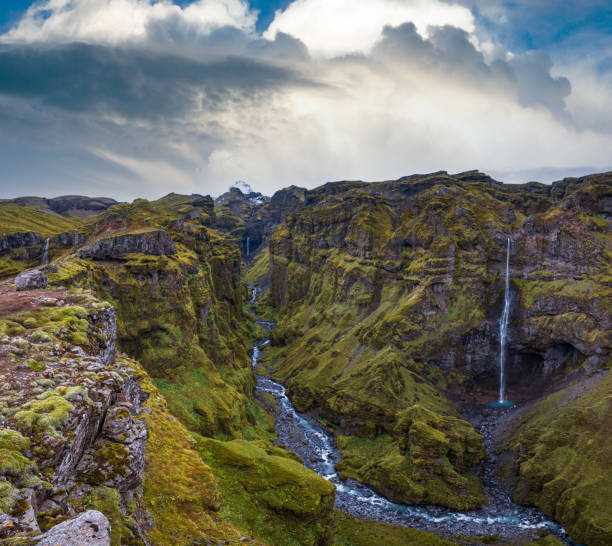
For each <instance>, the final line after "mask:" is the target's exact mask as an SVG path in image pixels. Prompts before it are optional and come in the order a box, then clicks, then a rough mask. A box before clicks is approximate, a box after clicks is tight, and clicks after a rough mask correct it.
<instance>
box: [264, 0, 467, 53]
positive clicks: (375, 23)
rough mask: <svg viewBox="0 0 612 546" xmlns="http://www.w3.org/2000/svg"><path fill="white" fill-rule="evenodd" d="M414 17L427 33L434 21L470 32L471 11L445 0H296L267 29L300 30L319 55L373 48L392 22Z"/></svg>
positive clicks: (295, 33) (268, 33)
mask: <svg viewBox="0 0 612 546" xmlns="http://www.w3.org/2000/svg"><path fill="white" fill-rule="evenodd" d="M404 22H412V23H414V25H415V27H416V28H417V30H418V32H419V33H420V34H421V35H422V36H426V35H427V27H428V26H430V25H436V26H441V25H453V26H455V27H457V28H461V29H464V30H467V31H468V32H471V31H472V30H474V21H473V16H472V14H471V12H470V11H469V10H468V9H466V8H464V7H462V6H457V5H449V4H445V3H443V2H441V1H440V0H296V1H295V2H292V3H291V4H290V5H289V6H288V7H287V9H285V10H284V11H282V12H280V13H277V15H276V17H275V19H274V21H273V22H272V23H271V25H270V27H269V28H268V30H267V31H266V33H265V34H264V37H266V38H273V37H274V36H275V35H276V33H277V32H285V33H287V34H291V35H292V36H295V37H296V38H298V39H299V40H301V41H302V42H304V44H306V46H307V47H308V49H309V50H310V51H311V52H312V53H313V54H315V55H319V56H324V57H333V56H336V55H344V54H347V53H353V52H358V53H368V52H369V51H370V49H371V48H372V46H373V45H374V43H375V42H376V41H377V40H378V38H379V36H380V33H381V31H382V29H383V28H384V27H385V26H387V25H393V26H397V25H400V24H401V23H404Z"/></svg>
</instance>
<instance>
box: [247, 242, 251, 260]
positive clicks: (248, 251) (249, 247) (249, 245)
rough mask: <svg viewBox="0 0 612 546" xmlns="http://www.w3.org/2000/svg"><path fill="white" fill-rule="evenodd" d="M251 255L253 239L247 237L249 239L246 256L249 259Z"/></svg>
mask: <svg viewBox="0 0 612 546" xmlns="http://www.w3.org/2000/svg"><path fill="white" fill-rule="evenodd" d="M250 253H251V238H250V237H247V239H246V255H247V258H248V257H249V254H250Z"/></svg>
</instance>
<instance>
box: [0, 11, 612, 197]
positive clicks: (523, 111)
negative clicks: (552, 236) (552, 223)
mask: <svg viewBox="0 0 612 546" xmlns="http://www.w3.org/2000/svg"><path fill="white" fill-rule="evenodd" d="M611 106H612V2H610V1H609V0H546V1H535V0H513V1H494V0H293V1H292V0H251V1H247V0H181V1H178V0H174V1H173V0H37V1H35V2H31V1H27V0H2V2H1V3H0V198H8V197H16V196H21V195H42V196H46V197H53V196H57V195H65V194H82V195H92V196H109V197H114V198H116V199H120V200H131V199H134V198H136V197H145V198H149V199H152V198H157V197H160V196H162V195H165V194H166V193H169V192H171V191H174V192H179V193H201V194H211V195H219V194H220V193H222V192H224V191H225V190H226V189H227V187H229V186H230V185H231V184H232V183H233V182H234V181H236V180H244V181H247V182H248V183H249V184H250V185H251V186H252V187H253V188H255V190H257V191H261V192H263V193H266V194H271V193H273V192H274V191H276V190H277V189H280V188H282V187H286V186H289V185H291V184H295V185H299V186H305V187H309V188H312V187H315V186H318V185H320V184H323V183H325V182H327V181H332V180H389V179H395V178H399V177H401V176H404V175H409V174H414V173H427V172H434V171H439V170H446V171H448V172H451V173H453V172H461V171H465V170H471V169H479V170H481V171H483V172H486V173H488V174H490V175H491V176H493V177H494V178H496V179H498V180H500V181H504V182H526V181H530V180H539V181H541V182H545V183H549V182H551V181H553V180H558V179H562V178H563V177H566V176H580V175H583V174H588V173H591V172H601V171H608V170H612V107H611Z"/></svg>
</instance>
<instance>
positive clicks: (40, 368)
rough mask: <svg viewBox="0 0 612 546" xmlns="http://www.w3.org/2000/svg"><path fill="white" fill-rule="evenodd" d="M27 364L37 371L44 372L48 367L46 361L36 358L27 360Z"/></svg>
mask: <svg viewBox="0 0 612 546" xmlns="http://www.w3.org/2000/svg"><path fill="white" fill-rule="evenodd" d="M25 365H26V366H27V367H28V368H32V369H33V370H35V371H37V372H44V371H45V369H46V368H47V365H46V364H45V363H44V362H38V361H37V360H34V359H30V360H27V361H26V363H25Z"/></svg>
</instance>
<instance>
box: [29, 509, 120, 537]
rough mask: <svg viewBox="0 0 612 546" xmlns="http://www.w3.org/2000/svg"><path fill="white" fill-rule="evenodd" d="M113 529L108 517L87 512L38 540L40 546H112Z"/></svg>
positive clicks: (61, 524)
mask: <svg viewBox="0 0 612 546" xmlns="http://www.w3.org/2000/svg"><path fill="white" fill-rule="evenodd" d="M110 543H111V528H110V523H109V521H108V519H107V517H106V516H105V515H104V514H102V513H101V512H98V511H97V510H87V512H83V513H82V514H79V515H78V516H76V517H75V518H72V519H69V520H68V521H64V522H62V523H59V524H58V525H56V526H55V527H52V528H51V529H50V530H49V531H47V532H46V533H45V534H44V535H42V536H41V537H40V539H38V541H37V542H36V544H38V545H39V546H56V545H58V544H61V545H62V546H110Z"/></svg>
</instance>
